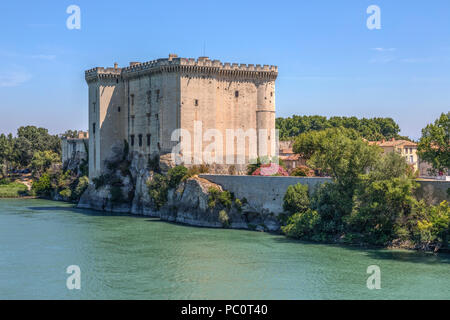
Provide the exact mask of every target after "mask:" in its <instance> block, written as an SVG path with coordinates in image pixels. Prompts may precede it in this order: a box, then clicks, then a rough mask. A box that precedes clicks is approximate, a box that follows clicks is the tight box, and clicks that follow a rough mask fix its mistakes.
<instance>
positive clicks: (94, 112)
mask: <svg viewBox="0 0 450 320" xmlns="http://www.w3.org/2000/svg"><path fill="white" fill-rule="evenodd" d="M92 104H93V105H94V113H95V112H97V111H96V109H95V102H93V103H92Z"/></svg>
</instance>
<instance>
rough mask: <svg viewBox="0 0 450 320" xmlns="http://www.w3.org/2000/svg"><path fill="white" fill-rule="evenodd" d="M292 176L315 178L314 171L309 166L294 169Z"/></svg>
mask: <svg viewBox="0 0 450 320" xmlns="http://www.w3.org/2000/svg"><path fill="white" fill-rule="evenodd" d="M291 176H293V177H313V176H314V170H312V169H311V168H309V167H307V166H298V167H297V168H295V169H293V170H292V172H291Z"/></svg>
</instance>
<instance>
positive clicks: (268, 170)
mask: <svg viewBox="0 0 450 320" xmlns="http://www.w3.org/2000/svg"><path fill="white" fill-rule="evenodd" d="M252 176H284V177H287V176H289V174H288V173H287V171H286V169H284V168H283V167H282V166H280V165H278V164H276V163H269V164H262V165H261V166H260V167H259V168H258V169H256V170H255V171H254V172H253V173H252Z"/></svg>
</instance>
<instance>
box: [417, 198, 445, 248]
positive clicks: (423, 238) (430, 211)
mask: <svg viewBox="0 0 450 320" xmlns="http://www.w3.org/2000/svg"><path fill="white" fill-rule="evenodd" d="M417 210H418V211H419V215H420V216H422V218H421V219H419V220H418V221H417V229H418V233H419V237H420V242H422V243H428V242H436V243H441V244H444V245H447V244H448V240H449V236H450V205H449V203H448V202H447V201H443V202H441V203H440V204H439V205H436V206H427V205H426V204H425V203H424V202H420V203H419V204H418V206H417Z"/></svg>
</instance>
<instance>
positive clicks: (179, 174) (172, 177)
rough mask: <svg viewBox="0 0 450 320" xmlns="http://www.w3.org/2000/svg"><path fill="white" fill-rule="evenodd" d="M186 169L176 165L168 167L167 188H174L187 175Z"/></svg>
mask: <svg viewBox="0 0 450 320" xmlns="http://www.w3.org/2000/svg"><path fill="white" fill-rule="evenodd" d="M187 174H188V169H187V168H186V167H185V166H176V167H174V168H171V169H169V171H168V173H167V177H168V179H169V188H176V187H177V186H178V185H179V184H180V182H181V181H182V180H183V179H184V178H186V177H187Z"/></svg>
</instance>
